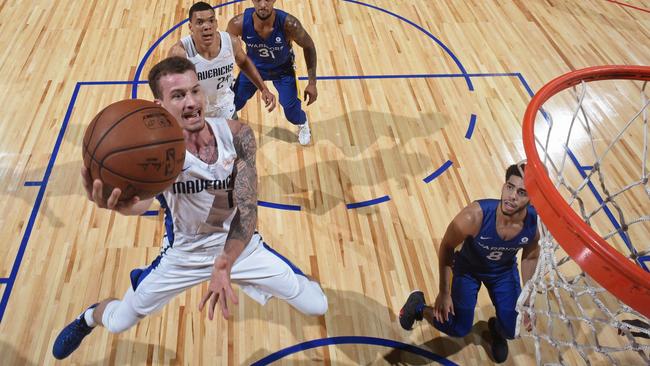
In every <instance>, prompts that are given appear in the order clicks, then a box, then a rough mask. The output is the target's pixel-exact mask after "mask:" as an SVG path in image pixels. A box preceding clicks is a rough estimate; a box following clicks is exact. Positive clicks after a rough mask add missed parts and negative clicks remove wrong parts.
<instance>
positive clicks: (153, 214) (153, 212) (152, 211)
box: [140, 210, 160, 216]
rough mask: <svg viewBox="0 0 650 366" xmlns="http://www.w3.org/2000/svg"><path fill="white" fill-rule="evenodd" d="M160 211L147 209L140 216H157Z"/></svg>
mask: <svg viewBox="0 0 650 366" xmlns="http://www.w3.org/2000/svg"><path fill="white" fill-rule="evenodd" d="M159 214H160V212H159V211H158V210H148V211H145V213H143V214H141V215H140V216H158V215H159Z"/></svg>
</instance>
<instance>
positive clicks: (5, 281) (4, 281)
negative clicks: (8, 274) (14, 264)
mask: <svg viewBox="0 0 650 366" xmlns="http://www.w3.org/2000/svg"><path fill="white" fill-rule="evenodd" d="M7 282H9V279H8V278H0V283H7Z"/></svg>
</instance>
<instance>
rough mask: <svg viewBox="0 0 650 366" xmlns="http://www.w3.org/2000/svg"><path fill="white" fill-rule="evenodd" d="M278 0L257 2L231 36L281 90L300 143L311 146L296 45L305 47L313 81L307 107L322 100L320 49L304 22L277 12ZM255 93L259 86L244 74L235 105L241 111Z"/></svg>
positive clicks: (237, 21)
mask: <svg viewBox="0 0 650 366" xmlns="http://www.w3.org/2000/svg"><path fill="white" fill-rule="evenodd" d="M273 3H275V0H253V6H254V7H253V8H248V9H246V10H245V11H244V13H243V14H239V15H236V16H235V17H234V18H232V19H231V20H230V22H229V23H228V29H227V30H228V33H230V34H232V35H234V36H237V37H241V38H242V40H243V41H244V43H246V52H247V54H248V56H249V57H250V58H251V59H252V60H253V62H254V63H255V66H257V69H258V70H259V72H260V74H261V75H262V78H263V79H264V80H272V81H273V85H274V86H275V88H276V89H277V90H278V94H279V96H280V104H281V105H282V109H284V115H285V116H286V118H287V120H289V122H291V123H292V124H294V125H297V126H298V141H299V142H300V144H301V145H307V144H309V142H310V141H311V130H310V128H309V122H308V121H307V115H306V114H305V112H304V111H303V110H302V108H301V102H300V99H299V98H298V86H297V84H296V72H295V69H294V58H295V57H294V53H293V49H292V47H291V43H292V42H296V43H297V44H298V45H299V46H300V47H302V48H303V53H304V55H305V63H306V64H307V75H308V78H309V82H308V84H307V87H306V88H305V100H306V101H307V105H310V104H312V103H313V102H315V101H316V98H317V97H318V91H317V90H316V47H315V46H314V42H313V41H312V39H311V37H310V36H309V34H307V32H306V31H305V29H304V28H303V26H302V24H300V21H298V19H296V18H295V17H294V16H292V15H291V14H288V13H286V12H284V11H282V10H279V9H274V8H273ZM254 93H255V85H254V84H253V83H252V82H251V81H250V80H249V78H247V77H246V75H242V74H241V73H240V74H239V75H238V76H237V81H236V82H235V106H236V108H237V110H240V109H242V108H243V107H244V105H245V104H246V101H248V99H250V98H251V97H252V96H253V94H254Z"/></svg>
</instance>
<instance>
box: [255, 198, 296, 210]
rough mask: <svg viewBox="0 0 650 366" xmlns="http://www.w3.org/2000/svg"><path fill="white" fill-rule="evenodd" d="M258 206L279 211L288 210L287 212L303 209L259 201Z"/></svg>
mask: <svg viewBox="0 0 650 366" xmlns="http://www.w3.org/2000/svg"><path fill="white" fill-rule="evenodd" d="M257 205H258V206H261V207H268V208H275V209H278V210H287V211H300V210H301V207H300V206H296V205H285V204H283V203H275V202H267V201H260V200H258V201H257Z"/></svg>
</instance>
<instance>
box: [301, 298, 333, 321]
mask: <svg viewBox="0 0 650 366" xmlns="http://www.w3.org/2000/svg"><path fill="white" fill-rule="evenodd" d="M328 307H329V304H328V302H327V296H325V294H323V295H322V297H321V298H319V299H314V303H313V305H312V306H311V307H310V308H309V309H308V311H307V312H306V313H305V314H307V315H309V316H321V315H325V313H327V309H328Z"/></svg>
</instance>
